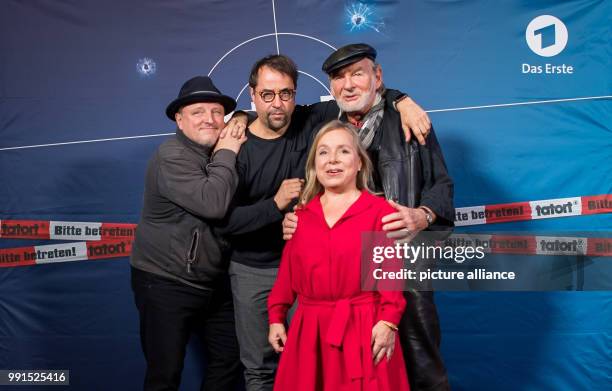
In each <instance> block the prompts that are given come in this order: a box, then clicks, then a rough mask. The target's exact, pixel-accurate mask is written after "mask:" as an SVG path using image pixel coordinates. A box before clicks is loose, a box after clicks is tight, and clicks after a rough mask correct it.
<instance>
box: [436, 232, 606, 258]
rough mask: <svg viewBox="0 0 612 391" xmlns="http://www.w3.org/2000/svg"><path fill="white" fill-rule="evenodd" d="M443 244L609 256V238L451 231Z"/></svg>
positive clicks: (499, 250)
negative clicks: (459, 232) (455, 232)
mask: <svg viewBox="0 0 612 391" xmlns="http://www.w3.org/2000/svg"><path fill="white" fill-rule="evenodd" d="M444 244H445V245H452V246H453V247H459V246H463V247H483V248H484V252H485V253H493V254H521V255H585V256H590V257H609V256H612V238H584V237H572V236H540V235H524V236H520V235H481V234H453V235H451V237H450V238H449V239H447V240H446V241H445V242H444Z"/></svg>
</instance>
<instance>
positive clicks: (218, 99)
mask: <svg viewBox="0 0 612 391" xmlns="http://www.w3.org/2000/svg"><path fill="white" fill-rule="evenodd" d="M198 102H215V103H219V104H221V105H222V106H223V108H224V109H225V114H229V113H231V112H232V111H234V109H235V108H236V101H235V100H234V99H232V98H230V97H229V96H227V95H223V94H222V93H221V92H220V91H219V90H218V89H217V87H215V85H214V84H213V82H212V80H211V79H210V77H208V76H196V77H194V78H192V79H189V80H187V81H186V82H185V84H183V86H182V87H181V91H180V92H179V94H178V97H177V98H176V99H175V100H173V101H172V102H170V104H169V105H168V107H167V108H166V115H167V116H168V118H170V119H171V120H172V121H174V115H175V114H176V112H177V111H179V109H180V108H181V107H183V106H186V105H190V104H192V103H198Z"/></svg>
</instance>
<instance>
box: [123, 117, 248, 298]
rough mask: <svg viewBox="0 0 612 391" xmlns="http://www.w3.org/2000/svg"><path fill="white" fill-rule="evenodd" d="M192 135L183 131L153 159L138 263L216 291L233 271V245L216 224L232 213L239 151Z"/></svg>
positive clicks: (137, 245)
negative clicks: (227, 243)
mask: <svg viewBox="0 0 612 391" xmlns="http://www.w3.org/2000/svg"><path fill="white" fill-rule="evenodd" d="M210 153H211V148H208V147H203V146H201V145H198V144H197V143H195V142H193V141H191V140H190V139H188V138H187V137H186V136H185V135H184V134H183V132H182V131H181V130H180V129H178V130H177V132H176V135H175V136H174V137H172V138H171V139H169V140H167V141H166V142H164V143H163V144H162V145H161V146H160V147H159V148H158V149H157V152H156V153H155V155H154V156H153V157H152V158H151V160H150V161H149V165H148V168H147V173H146V178H145V191H144V205H143V209H142V215H141V218H140V223H139V224H138V228H137V230H136V240H135V242H134V245H133V248H132V256H131V259H130V263H131V265H132V266H133V267H135V268H137V269H140V270H144V271H146V272H150V273H154V274H157V275H161V276H164V277H169V278H173V279H177V280H179V281H182V282H184V283H186V284H188V285H192V286H195V287H198V288H203V289H213V288H214V286H215V284H216V282H218V280H219V277H220V276H221V275H223V274H225V273H226V272H227V262H228V251H227V250H228V249H227V248H226V246H224V245H223V243H222V241H221V240H220V238H218V236H217V235H216V234H215V233H214V232H213V230H212V228H211V223H212V222H214V221H218V220H220V219H221V218H223V216H224V215H225V213H226V212H227V209H228V207H229V205H230V202H231V200H232V197H233V196H234V193H235V191H236V188H237V186H238V174H237V172H236V154H235V153H234V152H232V151H230V150H227V149H221V150H219V151H217V152H216V153H214V154H213V156H212V157H210Z"/></svg>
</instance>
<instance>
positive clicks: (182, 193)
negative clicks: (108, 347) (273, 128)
mask: <svg viewBox="0 0 612 391" xmlns="http://www.w3.org/2000/svg"><path fill="white" fill-rule="evenodd" d="M235 107H236V102H235V101H234V99H232V98H230V97H229V96H226V95H223V94H221V93H220V92H219V90H218V89H217V88H216V87H215V86H214V84H213V82H212V80H211V79H210V78H208V77H205V76H197V77H194V78H192V79H190V80H188V81H187V82H185V84H184V85H183V86H182V88H181V90H180V93H179V95H178V97H177V98H176V99H175V100H173V101H172V102H171V103H170V104H169V105H168V108H167V109H166V115H167V116H168V118H170V119H171V120H172V121H176V125H177V130H176V134H175V135H174V136H173V137H171V138H170V139H169V140H167V141H166V142H164V143H163V144H162V145H161V146H160V147H159V148H158V149H157V151H156V152H155V154H154V155H153V157H152V158H151V160H150V161H149V165H148V168H147V173H146V178H145V191H144V206H143V209H142V215H141V219H140V223H139V224H138V229H137V231H136V240H135V242H134V246H133V251H132V257H131V259H130V263H131V266H132V289H133V291H134V297H135V301H136V306H137V308H138V312H139V314H140V338H141V343H142V350H143V352H144V356H145V359H146V363H147V368H146V375H145V381H144V389H145V390H147V391H149V390H151V391H152V390H156V391H157V390H177V389H178V388H179V385H180V381H181V372H182V370H183V360H184V357H185V350H186V347H187V343H188V341H189V338H190V336H191V334H192V333H197V334H199V335H200V337H201V340H202V342H203V344H204V349H205V351H206V353H207V358H208V360H207V362H208V366H207V371H206V378H205V379H204V380H203V381H202V385H201V388H200V389H201V390H231V389H233V388H234V386H235V382H236V380H237V379H239V378H240V371H241V368H240V361H239V356H238V344H237V340H236V335H235V325H234V314H233V305H232V299H231V291H230V289H229V279H228V276H227V266H228V265H227V262H228V259H227V255H226V252H227V251H226V248H225V247H224V246H223V244H222V242H221V241H220V240H219V238H218V237H217V235H216V234H215V233H214V232H213V230H212V229H211V224H213V223H214V222H215V221H218V220H219V219H221V218H223V216H224V215H225V213H226V212H227V209H228V207H229V205H230V201H231V200H232V197H233V195H234V192H235V191H236V187H237V186H238V175H237V173H236V167H235V164H236V155H237V153H238V151H239V150H240V147H241V145H242V144H243V143H244V141H245V140H246V137H245V135H244V125H241V124H239V123H238V122H231V123H230V124H229V125H228V126H227V127H225V124H224V119H223V118H224V116H225V114H226V113H229V112H231V111H233V110H234V108H235Z"/></svg>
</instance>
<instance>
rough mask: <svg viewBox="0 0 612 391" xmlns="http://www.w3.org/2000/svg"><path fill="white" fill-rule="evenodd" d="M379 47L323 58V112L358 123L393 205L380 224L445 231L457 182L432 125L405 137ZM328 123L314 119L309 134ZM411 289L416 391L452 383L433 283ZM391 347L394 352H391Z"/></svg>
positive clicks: (407, 343)
mask: <svg viewBox="0 0 612 391" xmlns="http://www.w3.org/2000/svg"><path fill="white" fill-rule="evenodd" d="M376 55H377V53H376V50H375V49H374V48H373V47H371V46H370V45H367V44H351V45H346V46H343V47H341V48H340V49H338V50H336V51H335V52H334V53H332V54H331V55H330V56H329V57H328V58H327V59H326V60H325V62H324V64H323V71H325V72H326V73H327V74H328V75H329V79H330V87H331V88H330V89H331V92H332V95H333V96H334V98H335V99H336V103H337V107H334V106H328V107H329V108H331V109H333V110H331V111H330V112H328V113H325V117H326V119H330V118H339V119H340V120H343V121H346V122H350V123H351V124H353V125H355V126H356V127H357V128H358V129H359V136H360V138H361V142H362V143H363V145H364V146H365V147H366V149H367V151H368V153H369V155H370V158H371V159H372V162H373V164H374V173H373V174H374V183H373V187H374V190H375V191H377V192H383V193H384V194H385V197H386V198H387V199H388V200H389V202H390V204H391V205H392V206H393V207H394V208H395V209H396V212H395V213H393V214H390V215H388V216H385V217H384V218H383V223H384V224H385V225H384V226H383V229H384V230H385V231H388V232H389V235H390V236H392V237H396V238H402V239H408V240H410V239H412V238H414V237H415V236H416V234H417V233H418V232H420V231H424V230H427V231H437V232H438V234H437V235H438V236H441V237H443V236H445V235H447V234H448V233H450V231H451V230H452V227H453V225H454V223H453V221H454V208H453V182H452V180H451V178H450V177H449V175H448V172H447V169H446V164H445V162H444V158H443V156H442V150H441V149H440V145H439V144H438V141H437V138H436V135H435V132H434V131H433V129H432V130H431V133H430V134H429V136H428V138H427V144H426V145H422V144H419V143H417V142H416V141H415V140H414V139H412V140H409V141H406V140H405V138H404V137H403V133H402V127H401V119H400V116H399V115H398V113H397V112H396V110H394V109H393V106H395V104H396V103H397V102H399V101H401V99H402V97H401V96H400V97H398V98H396V99H395V101H394V102H392V103H391V104H390V103H389V99H384V98H383V93H384V85H383V82H382V68H381V66H380V65H379V64H378V63H376ZM322 125H323V124H318V125H317V124H314V123H311V124H309V125H307V126H313V127H314V130H313V131H312V134H316V131H317V128H318V127H321V126H322ZM297 224H298V222H297V218H296V216H295V214H288V215H287V216H286V217H285V220H284V222H283V234H284V236H285V238H286V239H288V238H290V237H291V234H292V233H293V232H294V231H295V227H296V226H297ZM419 288H420V289H423V288H425V289H424V290H419V289H407V290H406V291H405V296H406V310H405V312H404V316H403V318H402V321H401V323H400V325H399V336H400V340H401V343H402V348H403V352H404V359H405V362H406V367H407V368H406V369H407V372H408V378H409V381H410V388H411V390H413V391H446V390H448V389H449V384H448V377H447V374H446V369H445V367H444V363H443V361H442V356H441V354H440V350H439V346H440V339H441V336H440V326H439V321H438V314H437V310H436V306H435V303H434V298H433V292H432V291H431V290H430V289H427V288H430V287H423V286H421V287H419ZM392 353H393V352H389V354H392Z"/></svg>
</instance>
